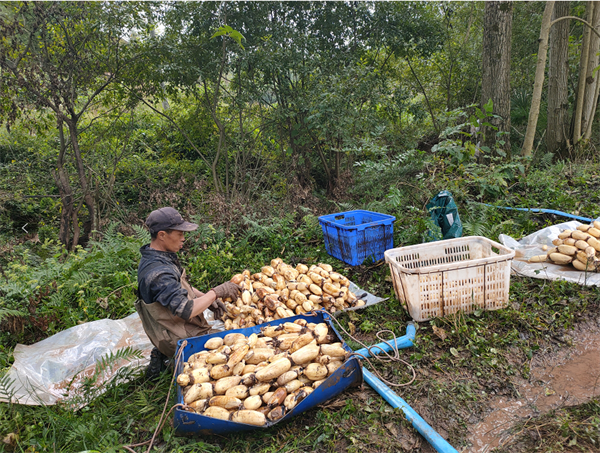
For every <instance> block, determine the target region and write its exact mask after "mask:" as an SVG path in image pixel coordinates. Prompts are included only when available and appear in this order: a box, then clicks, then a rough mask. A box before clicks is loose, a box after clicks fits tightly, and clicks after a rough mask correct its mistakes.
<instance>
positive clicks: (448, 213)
mask: <svg viewBox="0 0 600 453" xmlns="http://www.w3.org/2000/svg"><path fill="white" fill-rule="evenodd" d="M426 208H427V210H428V211H429V213H430V214H431V220H432V222H433V223H434V224H435V225H436V226H438V227H439V228H440V229H441V231H442V237H441V238H439V237H438V238H435V237H434V235H433V232H431V231H430V233H431V234H430V235H429V236H430V237H431V238H432V239H431V240H432V241H435V240H439V239H453V238H459V237H462V232H463V227H462V222H461V221H460V217H459V215H458V207H457V206H456V203H455V202H454V198H452V194H451V193H450V192H449V191H448V190H442V191H441V192H440V193H438V194H437V195H436V196H435V197H433V198H432V199H431V201H429V203H427V206H426ZM438 236H439V235H438Z"/></svg>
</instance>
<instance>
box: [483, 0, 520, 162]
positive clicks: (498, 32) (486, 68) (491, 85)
mask: <svg viewBox="0 0 600 453" xmlns="http://www.w3.org/2000/svg"><path fill="white" fill-rule="evenodd" d="M512 12H513V5H512V2H511V1H486V2H485V11H484V24H483V58H482V85H481V105H482V106H483V105H485V104H486V103H487V102H488V101H489V100H490V99H491V100H492V102H493V105H494V109H493V112H492V113H493V114H494V115H495V117H494V118H493V119H492V120H491V123H492V125H493V126H494V127H496V128H497V131H498V132H504V133H505V134H504V135H503V136H502V140H503V141H504V145H502V146H499V148H501V149H503V150H504V151H505V152H508V151H510V139H509V137H510V47H511V33H512ZM482 129H483V135H484V140H483V145H484V146H487V147H488V148H490V149H492V148H493V147H494V146H496V134H495V133H494V130H492V129H491V128H489V127H484V128H482Z"/></svg>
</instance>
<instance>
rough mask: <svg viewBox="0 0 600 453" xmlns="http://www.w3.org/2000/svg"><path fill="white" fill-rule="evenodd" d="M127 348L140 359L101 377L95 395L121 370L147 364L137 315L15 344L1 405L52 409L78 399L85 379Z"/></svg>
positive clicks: (148, 346) (147, 354) (145, 341)
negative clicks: (28, 342)
mask: <svg viewBox="0 0 600 453" xmlns="http://www.w3.org/2000/svg"><path fill="white" fill-rule="evenodd" d="M127 347H130V348H132V349H134V350H139V351H140V352H141V353H142V355H143V358H142V359H134V360H132V361H120V362H118V363H115V366H112V367H111V368H110V369H109V370H107V372H105V373H103V374H102V376H99V378H98V381H97V384H98V385H99V387H98V388H99V393H101V391H102V390H101V389H102V384H104V383H106V382H108V381H110V380H111V379H112V378H114V377H115V376H116V375H117V371H118V370H119V369H120V368H123V367H126V366H128V367H131V366H133V367H144V366H146V365H147V364H148V361H149V357H150V351H151V350H152V343H151V342H150V339H149V338H148V336H147V335H146V333H145V332H144V329H143V327H142V322H141V320H140V318H139V316H138V314H137V313H134V314H132V315H130V316H127V317H126V318H124V319H119V320H113V319H101V320H98V321H92V322H87V323H84V324H80V325H77V326H74V327H71V328H69V329H66V330H64V331H62V332H59V333H57V334H55V335H52V336H51V337H49V338H46V339H45V340H42V341H40V342H38V343H34V344H32V345H29V346H26V345H22V344H19V345H17V346H16V347H15V350H14V352H13V355H14V358H15V361H14V363H13V366H12V367H11V368H10V370H9V371H8V374H7V377H5V378H4V379H7V378H8V380H9V382H10V383H11V384H10V386H9V388H8V389H3V392H2V394H0V401H2V402H8V400H9V397H10V399H11V401H12V402H13V403H18V404H29V405H51V404H56V403H58V402H63V401H65V402H68V401H71V400H73V399H74V398H78V397H81V396H82V395H81V390H82V386H83V385H84V382H85V379H86V378H90V377H92V376H93V375H94V372H95V369H96V363H97V362H98V361H99V360H101V359H102V358H103V357H107V356H108V355H109V354H111V353H112V354H114V353H116V352H117V351H118V350H121V349H123V348H127ZM99 393H98V394H99ZM77 405H78V406H79V405H81V404H77Z"/></svg>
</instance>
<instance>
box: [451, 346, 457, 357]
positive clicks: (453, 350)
mask: <svg viewBox="0 0 600 453" xmlns="http://www.w3.org/2000/svg"><path fill="white" fill-rule="evenodd" d="M450 354H452V355H453V356H454V357H458V350H457V349H456V348H450Z"/></svg>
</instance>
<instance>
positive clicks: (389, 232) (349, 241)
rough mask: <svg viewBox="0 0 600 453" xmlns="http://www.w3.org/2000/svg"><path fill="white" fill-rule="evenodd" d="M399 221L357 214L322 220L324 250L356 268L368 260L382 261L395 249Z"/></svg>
mask: <svg viewBox="0 0 600 453" xmlns="http://www.w3.org/2000/svg"><path fill="white" fill-rule="evenodd" d="M395 220H396V217H394V216H392V215H387V214H380V213H379V212H371V211H363V210H355V211H346V212H339V213H337V214H328V215H323V216H321V217H319V224H320V225H321V228H322V229H323V237H324V239H325V249H326V250H327V253H329V254H330V255H331V256H333V257H335V258H337V259H339V260H341V261H344V262H345V263H348V264H350V265H351V266H357V265H359V264H362V263H363V261H364V260H366V259H367V258H371V259H372V260H373V261H378V260H381V259H383V253H384V252H385V251H386V250H387V249H391V248H394V221H395Z"/></svg>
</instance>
